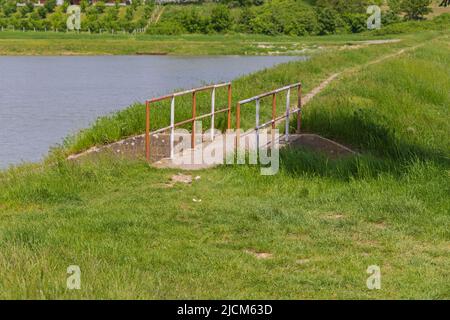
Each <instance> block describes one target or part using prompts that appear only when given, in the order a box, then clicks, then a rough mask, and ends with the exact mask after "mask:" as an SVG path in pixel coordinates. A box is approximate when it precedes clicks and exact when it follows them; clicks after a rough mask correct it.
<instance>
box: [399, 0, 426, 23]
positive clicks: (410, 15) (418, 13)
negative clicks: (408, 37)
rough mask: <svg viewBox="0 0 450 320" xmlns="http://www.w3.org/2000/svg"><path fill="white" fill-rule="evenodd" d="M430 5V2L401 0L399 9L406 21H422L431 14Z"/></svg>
mask: <svg viewBox="0 0 450 320" xmlns="http://www.w3.org/2000/svg"><path fill="white" fill-rule="evenodd" d="M430 4H431V0H402V2H401V3H400V9H401V11H402V12H404V13H405V19H406V20H422V19H424V16H425V15H426V14H428V13H430V12H431V8H430Z"/></svg>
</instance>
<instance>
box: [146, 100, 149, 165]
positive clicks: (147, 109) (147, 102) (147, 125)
mask: <svg viewBox="0 0 450 320" xmlns="http://www.w3.org/2000/svg"><path fill="white" fill-rule="evenodd" d="M145 119H146V120H145V158H146V159H147V161H148V162H150V102H149V101H148V100H147V101H146V102H145Z"/></svg>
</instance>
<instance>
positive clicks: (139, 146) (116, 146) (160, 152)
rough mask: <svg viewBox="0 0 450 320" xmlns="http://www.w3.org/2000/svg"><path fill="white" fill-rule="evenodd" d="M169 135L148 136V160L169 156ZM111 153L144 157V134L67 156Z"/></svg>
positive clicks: (72, 157) (125, 156)
mask: <svg viewBox="0 0 450 320" xmlns="http://www.w3.org/2000/svg"><path fill="white" fill-rule="evenodd" d="M169 139H170V135H169V134H153V135H151V137H150V149H151V152H150V161H151V162H154V161H158V160H161V159H163V158H168V157H169V156H170V140H169ZM180 141H181V137H180V136H178V137H175V141H174V145H175V146H176V145H178V143H180ZM105 153H109V154H113V155H115V156H118V157H122V158H126V159H145V135H139V136H135V137H131V138H127V139H123V140H120V141H117V142H114V143H111V144H108V145H105V146H101V147H93V148H90V149H89V150H87V151H84V152H82V153H78V154H75V155H71V156H69V157H68V158H67V159H68V160H81V159H85V158H89V159H93V158H95V157H96V156H98V155H101V154H105Z"/></svg>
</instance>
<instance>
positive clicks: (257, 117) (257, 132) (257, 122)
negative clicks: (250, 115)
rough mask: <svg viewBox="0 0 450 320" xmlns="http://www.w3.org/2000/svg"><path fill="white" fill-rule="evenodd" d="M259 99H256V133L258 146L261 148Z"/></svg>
mask: <svg viewBox="0 0 450 320" xmlns="http://www.w3.org/2000/svg"><path fill="white" fill-rule="evenodd" d="M259 107H260V106H259V99H256V121H255V123H256V126H255V133H256V148H259Z"/></svg>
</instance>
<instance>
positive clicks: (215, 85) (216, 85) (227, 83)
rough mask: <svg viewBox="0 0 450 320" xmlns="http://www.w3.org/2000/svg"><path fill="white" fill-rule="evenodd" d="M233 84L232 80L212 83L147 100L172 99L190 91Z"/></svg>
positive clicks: (151, 101)
mask: <svg viewBox="0 0 450 320" xmlns="http://www.w3.org/2000/svg"><path fill="white" fill-rule="evenodd" d="M230 84H231V82H224V83H219V84H212V85H209V86H204V87H199V88H194V89H189V90H185V91H180V92H175V93H171V94H167V95H165V96H161V97H157V98H152V99H150V100H147V101H148V102H150V103H153V102H158V101H161V100H165V99H170V98H173V97H179V96H182V95H185V94H189V93H194V92H199V91H205V90H208V89H214V88H222V87H226V86H229V85H230Z"/></svg>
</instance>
